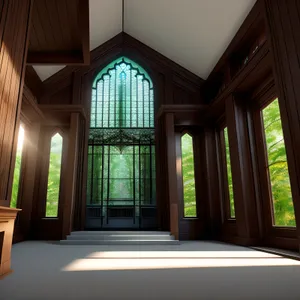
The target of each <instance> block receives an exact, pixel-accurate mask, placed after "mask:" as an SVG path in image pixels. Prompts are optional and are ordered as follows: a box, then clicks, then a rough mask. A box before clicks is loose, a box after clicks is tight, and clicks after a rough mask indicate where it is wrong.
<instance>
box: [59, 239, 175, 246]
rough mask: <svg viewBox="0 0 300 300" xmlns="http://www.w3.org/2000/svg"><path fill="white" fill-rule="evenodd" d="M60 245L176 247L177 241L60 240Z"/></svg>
mask: <svg viewBox="0 0 300 300" xmlns="http://www.w3.org/2000/svg"><path fill="white" fill-rule="evenodd" d="M60 244H61V245H178V244H179V241H178V240H138V241H134V240H133V241H128V240H109V241H108V240H105V241H100V240H61V241H60Z"/></svg>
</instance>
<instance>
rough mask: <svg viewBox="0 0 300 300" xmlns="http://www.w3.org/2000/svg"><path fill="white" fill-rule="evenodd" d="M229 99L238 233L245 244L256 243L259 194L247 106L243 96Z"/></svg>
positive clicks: (227, 115)
mask: <svg viewBox="0 0 300 300" xmlns="http://www.w3.org/2000/svg"><path fill="white" fill-rule="evenodd" d="M240 100H241V101H239V99H237V98H235V97H234V96H233V95H232V96H230V97H229V98H228V99H227V101H226V123H227V127H228V137H229V147H230V160H231V168H232V178H233V191H234V207H235V217H236V224H237V234H238V237H239V241H240V242H241V243H242V244H245V245H250V244H256V243H257V239H258V238H259V226H258V216H257V208H256V195H255V188H254V181H253V172H252V161H251V153H250V140H249V134H248V124H247V108H246V105H244V103H245V101H242V100H243V99H240Z"/></svg>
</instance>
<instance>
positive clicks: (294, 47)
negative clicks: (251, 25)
mask: <svg viewBox="0 0 300 300" xmlns="http://www.w3.org/2000/svg"><path fill="white" fill-rule="evenodd" d="M264 4H265V6H264V8H265V13H266V21H267V25H268V39H269V41H270V46H271V52H272V54H273V66H274V67H273V73H274V77H275V81H276V86H277V91H278V97H279V106H280V112H281V118H282V126H283V132H284V138H285V144H286V151H287V159H288V165H289V173H290V180H291V187H292V195H293V201H294V208H295V215H296V223H297V235H298V239H300V4H299V1H296V0H285V1H281V0H264Z"/></svg>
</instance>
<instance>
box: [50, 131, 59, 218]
mask: <svg viewBox="0 0 300 300" xmlns="http://www.w3.org/2000/svg"><path fill="white" fill-rule="evenodd" d="M50 147H51V148H50V159H49V172H48V188H47V201H46V217H57V215H58V202H59V192H60V173H61V159H62V147H63V138H62V136H61V135H60V134H59V133H56V134H55V135H54V136H53V137H52V138H51V146H50Z"/></svg>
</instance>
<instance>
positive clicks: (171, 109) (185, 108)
mask: <svg viewBox="0 0 300 300" xmlns="http://www.w3.org/2000/svg"><path fill="white" fill-rule="evenodd" d="M207 108H208V105H190V104H183V105H182V104H177V105H176V104H166V105H161V106H160V108H159V110H158V112H157V115H156V118H160V117H161V116H163V115H164V114H167V113H178V112H179V113H181V112H184V113H186V112H190V113H192V112H199V113H200V112H201V113H203V112H204V111H205V110H206V109H207Z"/></svg>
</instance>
